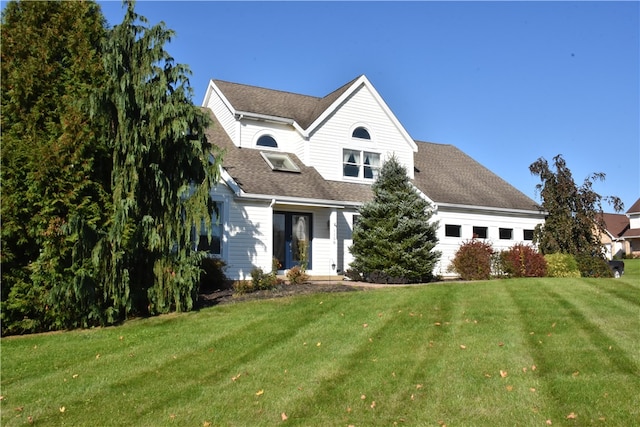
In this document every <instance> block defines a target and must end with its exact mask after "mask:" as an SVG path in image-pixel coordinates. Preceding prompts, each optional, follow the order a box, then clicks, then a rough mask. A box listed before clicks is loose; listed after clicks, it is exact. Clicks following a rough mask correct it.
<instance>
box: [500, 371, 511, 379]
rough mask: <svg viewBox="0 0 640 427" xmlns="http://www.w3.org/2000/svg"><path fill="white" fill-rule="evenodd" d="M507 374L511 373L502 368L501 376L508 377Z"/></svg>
mask: <svg viewBox="0 0 640 427" xmlns="http://www.w3.org/2000/svg"><path fill="white" fill-rule="evenodd" d="M507 375H509V374H508V373H507V371H503V370H500V376H501V377H502V378H506V377H507Z"/></svg>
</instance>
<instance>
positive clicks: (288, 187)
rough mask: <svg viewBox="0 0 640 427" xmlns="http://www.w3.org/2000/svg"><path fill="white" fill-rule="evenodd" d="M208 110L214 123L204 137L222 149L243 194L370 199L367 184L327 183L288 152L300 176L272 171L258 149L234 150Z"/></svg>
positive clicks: (355, 199) (230, 173)
mask: <svg viewBox="0 0 640 427" xmlns="http://www.w3.org/2000/svg"><path fill="white" fill-rule="evenodd" d="M207 111H208V112H209V115H210V117H211V119H212V121H213V123H212V125H211V126H209V128H208V129H207V131H206V135H207V138H208V140H209V142H211V143H212V144H214V145H217V146H218V147H220V148H222V149H224V150H225V153H224V155H223V167H224V169H225V170H226V171H227V172H228V173H229V175H231V177H232V178H233V180H234V181H235V182H236V183H237V184H238V185H239V186H240V188H241V189H242V190H243V191H244V192H245V193H248V194H260V195H268V196H279V197H300V198H307V199H318V200H332V201H341V202H365V201H367V200H369V199H370V198H371V194H372V193H371V187H370V186H369V185H367V184H356V183H348V182H337V181H326V180H324V179H323V178H322V176H321V175H320V174H319V173H318V171H317V170H316V169H315V168H313V167H308V166H305V165H304V164H303V163H302V162H301V161H300V159H298V158H297V157H296V156H295V155H294V154H290V153H288V155H289V157H290V158H291V160H292V161H293V162H294V163H295V164H296V166H298V168H299V169H300V173H293V172H284V171H274V170H272V169H271V167H270V166H269V165H268V164H267V162H266V161H265V160H264V158H263V157H262V155H261V154H260V150H256V149H251V148H238V147H236V146H235V145H234V144H233V142H232V141H231V139H230V138H229V136H228V135H227V133H226V132H225V131H224V129H223V128H222V126H221V125H220V124H219V123H218V122H217V120H216V119H215V117H214V115H213V113H212V112H211V111H210V110H207Z"/></svg>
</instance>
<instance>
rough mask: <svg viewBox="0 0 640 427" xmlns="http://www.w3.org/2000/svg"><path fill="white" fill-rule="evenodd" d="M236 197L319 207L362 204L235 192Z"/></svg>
mask: <svg viewBox="0 0 640 427" xmlns="http://www.w3.org/2000/svg"><path fill="white" fill-rule="evenodd" d="M236 196H237V197H238V198H241V199H245V200H263V201H270V202H272V203H273V204H279V205H291V206H309V207H319V208H338V209H343V208H350V207H351V208H357V207H360V206H362V203H360V202H350V201H336V200H322V199H308V198H304V197H283V196H273V195H267V194H248V193H242V194H236Z"/></svg>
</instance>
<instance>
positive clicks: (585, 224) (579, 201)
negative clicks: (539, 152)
mask: <svg viewBox="0 0 640 427" xmlns="http://www.w3.org/2000/svg"><path fill="white" fill-rule="evenodd" d="M553 169H555V171H554V170H553ZM529 170H530V171H531V173H532V174H533V175H536V176H538V177H539V178H540V183H539V184H537V185H536V189H537V191H538V192H539V193H540V197H541V198H542V209H543V210H544V211H545V212H546V213H547V216H546V218H545V222H544V224H542V225H538V226H537V227H536V230H535V233H534V242H535V243H537V245H538V248H539V250H540V252H542V253H543V254H552V253H566V254H572V255H574V256H586V257H593V256H601V255H602V254H603V253H604V252H603V250H602V244H601V242H600V232H602V231H604V223H603V219H602V218H603V216H602V200H605V201H607V202H608V203H610V204H612V205H613V207H614V209H615V210H616V211H620V210H622V206H623V205H622V201H621V200H620V199H619V198H618V197H613V196H607V197H604V198H603V197H602V196H600V195H599V194H598V193H596V192H595V191H594V190H593V183H594V181H602V180H604V178H605V174H604V173H601V172H600V173H594V174H592V175H591V176H589V177H587V178H585V180H584V182H583V184H582V185H581V186H577V185H576V183H575V182H574V180H573V177H572V175H571V170H569V168H568V167H567V164H566V162H565V160H564V159H563V158H562V155H557V156H555V157H554V158H553V168H552V167H551V166H549V163H548V162H547V160H545V159H544V158H539V159H538V160H536V161H535V162H534V163H532V164H531V165H530V166H529Z"/></svg>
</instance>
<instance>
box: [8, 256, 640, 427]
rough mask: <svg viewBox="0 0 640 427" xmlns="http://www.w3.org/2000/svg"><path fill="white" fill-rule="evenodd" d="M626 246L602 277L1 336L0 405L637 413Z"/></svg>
mask: <svg viewBox="0 0 640 427" xmlns="http://www.w3.org/2000/svg"><path fill="white" fill-rule="evenodd" d="M625 262H626V270H627V271H626V274H625V276H623V278H621V279H617V280H616V279H550V278H544V279H513V280H492V281H487V282H475V283H446V284H433V285H428V286H421V287H398V288H385V289H377V290H370V291H366V292H349V293H343V294H318V295H308V296H299V297H293V298H286V299H278V300H270V301H259V302H247V303H239V304H232V305H225V306H220V307H213V308H209V309H205V310H202V311H200V312H193V313H186V314H174V315H168V316H161V317H157V318H150V319H141V320H135V321H130V322H127V323H126V324H125V325H123V326H120V327H113V328H104V329H93V330H82V331H72V332H66V333H54V334H44V335H35V336H25V337H9V338H3V339H2V341H1V344H2V348H1V351H2V358H1V361H2V368H1V369H2V371H1V373H2V381H1V386H2V389H1V392H0V393H1V395H2V400H1V401H0V402H1V403H0V405H1V410H2V415H1V419H0V421H1V424H2V425H3V426H16V425H30V422H31V423H32V424H31V425H42V426H56V425H68V426H127V425H131V426H260V425H298V426H349V425H353V426H356V427H358V426H378V425H381V426H394V425H399V426H402V425H406V426H438V425H445V424H446V425H447V426H449V427H451V426H521V425H526V426H546V425H548V422H551V423H552V425H553V426H563V425H569V426H585V425H597V426H633V425H640V260H633V261H629V260H627V261H625ZM284 418H286V420H283V419H284ZM548 420H549V421H548Z"/></svg>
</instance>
